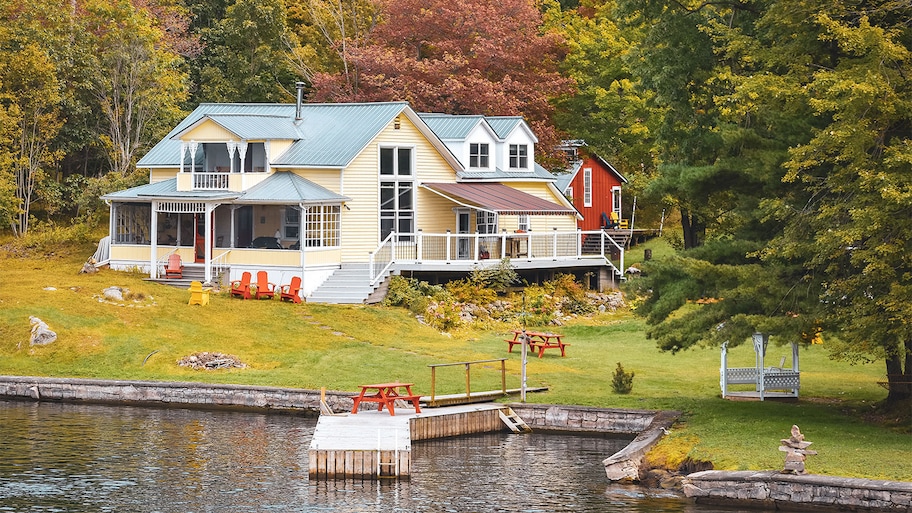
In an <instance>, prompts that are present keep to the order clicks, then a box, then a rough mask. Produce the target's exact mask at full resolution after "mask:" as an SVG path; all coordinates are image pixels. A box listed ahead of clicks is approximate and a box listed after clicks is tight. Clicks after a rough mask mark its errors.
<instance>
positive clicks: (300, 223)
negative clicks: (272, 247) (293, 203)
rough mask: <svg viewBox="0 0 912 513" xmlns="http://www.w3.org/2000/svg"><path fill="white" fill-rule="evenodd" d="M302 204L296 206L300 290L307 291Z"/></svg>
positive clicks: (303, 207)
mask: <svg viewBox="0 0 912 513" xmlns="http://www.w3.org/2000/svg"><path fill="white" fill-rule="evenodd" d="M305 208H306V207H305V206H304V204H303V203H299V204H298V251H300V252H301V290H302V291H304V290H308V289H307V286H306V285H307V253H306V252H305V251H304V247H305V246H307V244H305V243H304V242H305V240H304V209H305Z"/></svg>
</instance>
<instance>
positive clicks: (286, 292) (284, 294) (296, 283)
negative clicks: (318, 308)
mask: <svg viewBox="0 0 912 513" xmlns="http://www.w3.org/2000/svg"><path fill="white" fill-rule="evenodd" d="M279 299H281V300H282V301H291V302H292V303H300V302H301V277H300V276H294V277H293V278H291V283H289V284H288V285H282V289H281V292H280V293H279Z"/></svg>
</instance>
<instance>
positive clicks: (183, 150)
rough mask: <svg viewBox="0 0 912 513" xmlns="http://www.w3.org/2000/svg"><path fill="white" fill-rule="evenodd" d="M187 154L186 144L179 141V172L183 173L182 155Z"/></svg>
mask: <svg viewBox="0 0 912 513" xmlns="http://www.w3.org/2000/svg"><path fill="white" fill-rule="evenodd" d="M185 153H187V143H185V142H184V141H181V156H180V172H181V173H183V172H184V154H185Z"/></svg>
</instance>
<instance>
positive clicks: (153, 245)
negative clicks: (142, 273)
mask: <svg viewBox="0 0 912 513" xmlns="http://www.w3.org/2000/svg"><path fill="white" fill-rule="evenodd" d="M149 262H150V265H149V277H150V278H153V279H155V278H158V202H157V201H153V202H152V223H151V227H150V228H149Z"/></svg>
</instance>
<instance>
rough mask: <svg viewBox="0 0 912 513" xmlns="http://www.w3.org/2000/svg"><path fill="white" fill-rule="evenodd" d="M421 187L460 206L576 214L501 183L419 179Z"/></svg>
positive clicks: (510, 212)
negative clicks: (423, 180)
mask: <svg viewBox="0 0 912 513" xmlns="http://www.w3.org/2000/svg"><path fill="white" fill-rule="evenodd" d="M421 186H422V187H424V188H425V189H428V190H430V191H432V192H435V193H437V194H439V195H440V196H443V197H444V198H447V199H449V200H450V201H453V202H454V203H458V204H460V205H462V206H465V207H469V208H474V209H478V210H486V211H489V212H496V213H498V214H502V215H522V214H530V215H577V211H576V209H574V208H573V207H565V206H563V205H558V204H557V203H552V202H550V201H548V200H545V199H542V198H539V197H538V196H533V195H531V194H528V193H525V192H522V191H520V190H517V189H514V188H512V187H509V186H506V185H504V184H502V183H423V184H421Z"/></svg>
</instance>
